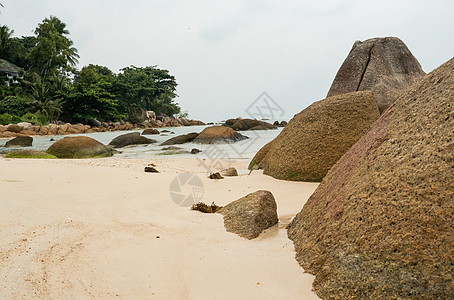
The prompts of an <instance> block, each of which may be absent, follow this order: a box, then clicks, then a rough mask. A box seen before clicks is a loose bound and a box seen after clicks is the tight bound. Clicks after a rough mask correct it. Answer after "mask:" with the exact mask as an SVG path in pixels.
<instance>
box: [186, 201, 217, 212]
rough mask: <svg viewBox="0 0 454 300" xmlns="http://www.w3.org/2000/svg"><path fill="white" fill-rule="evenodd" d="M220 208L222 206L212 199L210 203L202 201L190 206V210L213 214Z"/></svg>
mask: <svg viewBox="0 0 454 300" xmlns="http://www.w3.org/2000/svg"><path fill="white" fill-rule="evenodd" d="M221 208H222V206H218V205H216V204H215V203H214V201H213V202H211V205H207V204H205V203H203V202H199V203H197V204H194V205H193V206H192V207H191V210H197V211H200V212H203V213H206V214H214V213H216V212H218V211H219V210H220V209H221Z"/></svg>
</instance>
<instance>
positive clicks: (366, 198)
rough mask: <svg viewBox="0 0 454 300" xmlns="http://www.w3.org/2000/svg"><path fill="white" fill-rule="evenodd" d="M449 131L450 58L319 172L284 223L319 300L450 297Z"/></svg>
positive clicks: (453, 279)
mask: <svg viewBox="0 0 454 300" xmlns="http://www.w3.org/2000/svg"><path fill="white" fill-rule="evenodd" d="M289 125H290V124H289ZM453 128H454V59H451V60H450V61H448V62H447V63H445V64H443V65H442V66H440V67H439V68H438V69H436V70H434V71H433V72H431V73H430V74H428V75H427V76H425V77H424V78H423V79H422V80H420V81H418V82H416V83H415V84H414V85H413V86H412V87H411V88H410V89H409V90H407V91H406V92H404V93H403V94H401V95H400V96H399V97H398V98H397V99H396V101H395V102H394V104H393V105H392V106H391V107H390V108H389V109H388V110H386V111H385V113H384V114H383V115H382V116H381V117H380V119H378V120H377V121H376V122H375V123H374V125H373V126H372V127H371V129H370V130H369V131H368V132H367V134H366V135H364V136H363V137H362V138H361V139H360V140H359V141H358V142H357V143H356V144H355V145H354V146H353V147H352V148H351V149H350V150H348V152H347V153H346V154H345V155H344V156H343V157H342V158H341V159H340V160H339V161H338V162H337V163H336V164H335V165H334V166H333V168H332V169H331V170H330V171H329V172H328V174H327V175H326V177H325V178H324V180H323V182H322V183H321V184H320V185H319V187H318V188H317V190H316V191H315V193H314V194H313V195H312V196H311V197H310V198H309V200H308V201H307V203H306V204H305V205H304V207H303V209H302V210H301V212H300V213H299V214H298V215H297V216H296V217H295V219H294V220H293V221H292V222H291V224H290V225H289V227H288V235H289V238H290V239H291V240H293V242H294V246H295V250H296V259H297V260H298V262H299V263H300V264H301V266H302V267H303V268H304V269H305V271H306V272H310V273H312V274H315V275H316V278H315V281H314V289H315V291H316V292H317V294H318V295H319V296H320V297H321V298H323V299H454V226H453V215H454V130H453Z"/></svg>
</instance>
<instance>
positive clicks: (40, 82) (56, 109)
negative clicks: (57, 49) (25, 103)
mask: <svg viewBox="0 0 454 300" xmlns="http://www.w3.org/2000/svg"><path fill="white" fill-rule="evenodd" d="M32 78H33V82H29V81H24V83H25V84H27V85H29V86H30V88H31V94H30V97H31V99H32V103H31V105H32V107H33V108H34V109H35V110H36V112H39V113H41V114H43V115H44V116H46V118H47V120H48V122H49V123H50V122H52V121H54V120H55V121H56V120H58V118H59V116H60V113H61V112H62V107H63V102H64V101H63V97H61V93H58V92H59V91H60V89H63V88H64V80H63V79H60V78H58V76H56V75H54V76H52V80H51V81H47V80H45V79H44V78H43V77H41V76H40V75H38V74H37V73H34V74H33V77H32ZM55 89H57V91H55ZM60 92H61V91H60Z"/></svg>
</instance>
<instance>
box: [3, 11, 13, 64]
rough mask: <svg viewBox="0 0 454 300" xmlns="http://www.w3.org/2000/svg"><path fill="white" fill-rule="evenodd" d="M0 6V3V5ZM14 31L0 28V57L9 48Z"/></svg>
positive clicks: (6, 27)
mask: <svg viewBox="0 0 454 300" xmlns="http://www.w3.org/2000/svg"><path fill="white" fill-rule="evenodd" d="M0 5H1V3H0ZM13 33H14V30H12V29H9V27H8V26H6V25H3V26H0V56H2V57H3V56H4V55H5V53H6V51H7V49H8V47H9V46H10V42H11V36H12V35H13Z"/></svg>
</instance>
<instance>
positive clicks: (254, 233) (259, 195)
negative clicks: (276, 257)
mask: <svg viewBox="0 0 454 300" xmlns="http://www.w3.org/2000/svg"><path fill="white" fill-rule="evenodd" d="M219 213H220V214H221V215H223V216H224V227H225V229H226V230H227V231H228V232H233V233H236V234H238V235H239V236H241V237H244V238H247V239H249V240H251V239H254V238H256V237H258V236H259V235H260V234H261V233H262V232H263V231H264V230H265V229H267V228H269V227H271V226H273V225H275V224H277V223H278V222H279V219H278V217H277V204H276V201H275V199H274V196H273V194H271V192H269V191H265V190H259V191H256V192H254V193H251V194H249V195H247V196H245V197H243V198H241V199H238V200H236V201H233V202H231V203H229V204H227V205H226V206H225V207H224V208H222V209H221V210H219Z"/></svg>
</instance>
